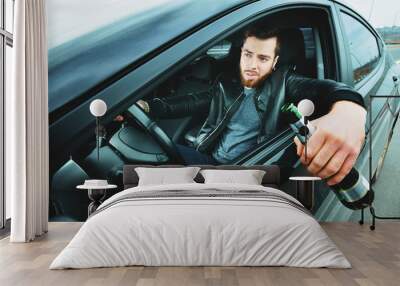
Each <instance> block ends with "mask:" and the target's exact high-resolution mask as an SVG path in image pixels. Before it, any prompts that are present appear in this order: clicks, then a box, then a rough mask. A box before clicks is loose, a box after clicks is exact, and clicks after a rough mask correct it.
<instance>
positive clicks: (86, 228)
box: [50, 183, 351, 269]
mask: <svg viewBox="0 0 400 286" xmlns="http://www.w3.org/2000/svg"><path fill="white" fill-rule="evenodd" d="M129 265H144V266H292V267H330V268H350V267H351V266H350V263H349V262H348V260H347V259H346V258H345V256H344V255H343V253H342V252H341V251H340V250H339V249H338V248H337V247H336V245H335V244H334V243H333V242H332V241H331V239H330V238H329V237H328V236H327V234H326V233H325V232H324V230H323V229H322V228H321V226H320V225H319V223H318V222H317V221H316V220H315V219H314V218H313V216H312V215H311V214H310V213H309V212H308V211H307V210H306V209H305V208H304V207H303V206H302V205H301V203H300V202H298V201H297V200H296V199H294V198H293V197H291V196H289V195H287V194H285V193H284V192H282V191H280V190H278V189H274V188H269V187H264V186H256V185H240V184H199V183H191V184H174V185H163V186H161V185H159V186H138V187H134V188H130V189H127V190H124V191H123V192H120V193H118V194H116V195H114V196H112V197H111V198H109V199H108V200H106V201H105V202H103V203H102V204H101V206H100V207H99V208H98V210H97V211H96V212H95V213H94V214H93V215H92V216H90V217H89V218H88V220H87V221H86V222H85V223H84V224H83V225H82V227H81V228H80V230H79V231H78V233H77V234H76V235H75V236H74V238H73V239H72V240H71V242H70V243H69V244H68V245H67V246H66V247H65V248H64V249H63V250H62V252H61V253H60V254H59V255H58V256H57V257H56V258H55V259H54V261H53V262H52V264H51V265H50V269H65V268H91V267H116V266H129Z"/></svg>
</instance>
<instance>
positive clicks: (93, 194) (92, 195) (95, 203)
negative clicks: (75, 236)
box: [76, 185, 117, 217]
mask: <svg viewBox="0 0 400 286" xmlns="http://www.w3.org/2000/svg"><path fill="white" fill-rule="evenodd" d="M116 187H117V185H104V186H94V185H93V186H92V185H79V186H77V187H76V188H77V189H79V190H88V196H89V199H90V200H91V201H92V202H91V203H90V204H89V206H88V217H89V216H90V215H91V214H92V213H93V212H95V211H96V209H97V208H98V207H99V206H100V205H101V203H102V202H103V200H104V198H105V197H106V192H107V190H108V189H115V188H116Z"/></svg>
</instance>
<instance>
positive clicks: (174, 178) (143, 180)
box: [135, 167, 200, 186]
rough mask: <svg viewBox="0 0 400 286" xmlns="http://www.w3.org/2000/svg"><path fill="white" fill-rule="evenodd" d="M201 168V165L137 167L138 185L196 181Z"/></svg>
mask: <svg viewBox="0 0 400 286" xmlns="http://www.w3.org/2000/svg"><path fill="white" fill-rule="evenodd" d="M199 170H200V168H199V167H181V168H167V167H166V168H146V167H137V168H135V171H136V173H137V174H138V176H139V183H138V186H149V185H166V184H186V183H196V182H195V181H194V180H193V179H194V178H195V177H196V175H197V173H198V172H199Z"/></svg>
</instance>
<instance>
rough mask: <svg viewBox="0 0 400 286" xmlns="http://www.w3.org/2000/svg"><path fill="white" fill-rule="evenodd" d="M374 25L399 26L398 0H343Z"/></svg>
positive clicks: (399, 7) (399, 6)
mask: <svg viewBox="0 0 400 286" xmlns="http://www.w3.org/2000/svg"><path fill="white" fill-rule="evenodd" d="M343 2H346V3H349V4H350V6H352V7H353V8H354V9H355V10H356V11H357V12H359V13H360V14H361V15H362V16H364V17H365V18H366V19H367V20H369V22H370V23H371V24H372V25H373V26H374V27H377V28H379V27H384V26H393V25H395V26H400V0H344V1H343Z"/></svg>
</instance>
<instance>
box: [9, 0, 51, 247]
mask: <svg viewBox="0 0 400 286" xmlns="http://www.w3.org/2000/svg"><path fill="white" fill-rule="evenodd" d="M14 11H15V18H14V47H13V55H14V57H13V59H14V65H13V67H14V70H13V75H12V78H13V80H12V93H11V96H8V97H7V98H6V116H5V120H6V147H5V148H6V158H5V159H6V188H10V190H11V237H10V241H12V242H28V241H31V240H33V239H34V238H35V237H36V236H40V235H42V234H43V233H45V232H47V229H48V201H49V199H48V194H49V165H48V154H49V153H48V105H47V104H48V85H47V78H48V77H47V76H48V74H47V38H46V24H47V23H46V13H45V12H46V8H45V0H17V1H15V10H14Z"/></svg>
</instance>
